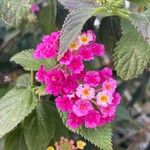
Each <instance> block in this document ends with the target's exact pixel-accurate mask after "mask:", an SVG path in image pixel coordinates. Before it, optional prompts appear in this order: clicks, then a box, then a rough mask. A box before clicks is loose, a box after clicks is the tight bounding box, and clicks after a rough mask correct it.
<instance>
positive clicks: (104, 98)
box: [100, 95, 108, 103]
mask: <svg viewBox="0 0 150 150" xmlns="http://www.w3.org/2000/svg"><path fill="white" fill-rule="evenodd" d="M100 101H101V102H104V103H106V102H107V101H108V97H107V96H106V95H102V96H101V97H100Z"/></svg>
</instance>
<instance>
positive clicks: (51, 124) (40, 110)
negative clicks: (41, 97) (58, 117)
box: [23, 103, 55, 150]
mask: <svg viewBox="0 0 150 150" xmlns="http://www.w3.org/2000/svg"><path fill="white" fill-rule="evenodd" d="M23 126H24V135H25V139H26V143H27V146H28V149H29V150H45V149H46V148H47V147H48V144H49V143H50V141H51V139H52V138H53V136H54V132H55V121H54V116H53V113H52V112H51V109H50V108H48V107H47V106H46V104H43V103H39V104H38V105H37V108H36V110H35V111H34V112H33V113H32V114H31V115H30V116H28V117H27V118H26V119H25V121H24V124H23Z"/></svg>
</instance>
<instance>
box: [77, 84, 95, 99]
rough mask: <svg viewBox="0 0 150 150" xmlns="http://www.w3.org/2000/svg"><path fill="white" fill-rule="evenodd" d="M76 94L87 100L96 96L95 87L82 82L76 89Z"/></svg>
mask: <svg viewBox="0 0 150 150" xmlns="http://www.w3.org/2000/svg"><path fill="white" fill-rule="evenodd" d="M76 95H77V96H78V97H80V98H82V99H85V100H91V99H92V98H94V97H95V89H94V88H91V87H90V86H89V85H87V84H84V85H82V84H80V85H79V86H78V87H77V89H76Z"/></svg>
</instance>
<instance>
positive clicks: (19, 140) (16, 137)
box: [5, 126, 28, 150]
mask: <svg viewBox="0 0 150 150" xmlns="http://www.w3.org/2000/svg"><path fill="white" fill-rule="evenodd" d="M5 150H28V148H27V145H26V142H25V138H24V134H23V129H22V127H21V126H18V127H17V128H15V129H14V130H13V131H11V132H10V133H8V134H7V136H6V138H5Z"/></svg>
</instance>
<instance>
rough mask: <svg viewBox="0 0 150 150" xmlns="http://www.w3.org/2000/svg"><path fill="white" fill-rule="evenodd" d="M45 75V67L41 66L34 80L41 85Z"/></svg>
mask: <svg viewBox="0 0 150 150" xmlns="http://www.w3.org/2000/svg"><path fill="white" fill-rule="evenodd" d="M45 73H46V69H45V66H43V65H42V66H41V67H40V68H39V69H38V71H37V73H36V76H35V78H36V80H37V81H39V82H41V83H43V82H44V75H45Z"/></svg>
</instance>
